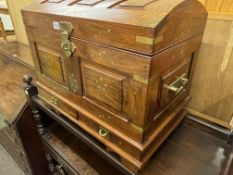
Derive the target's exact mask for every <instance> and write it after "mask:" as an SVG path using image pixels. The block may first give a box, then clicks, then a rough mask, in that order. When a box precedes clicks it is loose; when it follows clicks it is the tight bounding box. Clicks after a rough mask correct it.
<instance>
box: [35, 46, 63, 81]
mask: <svg viewBox="0 0 233 175" xmlns="http://www.w3.org/2000/svg"><path fill="white" fill-rule="evenodd" d="M37 52H38V58H39V63H40V67H41V71H42V74H44V75H46V76H48V77H49V78H51V79H53V80H55V81H57V82H59V83H64V76H63V71H62V65H61V58H60V56H59V55H58V54H57V55H56V54H54V53H50V52H49V51H45V50H43V49H40V48H38V50H37Z"/></svg>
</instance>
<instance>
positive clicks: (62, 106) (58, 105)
mask: <svg viewBox="0 0 233 175" xmlns="http://www.w3.org/2000/svg"><path fill="white" fill-rule="evenodd" d="M38 92H39V93H38V94H39V97H40V98H41V99H42V100H44V101H45V102H46V103H48V104H49V106H48V107H49V108H50V109H52V110H55V111H56V112H59V113H62V114H63V115H65V116H66V117H69V118H73V119H77V116H78V115H77V112H76V110H75V109H73V108H72V107H70V106H69V105H67V104H66V103H65V102H63V101H62V100H61V99H59V98H57V97H55V96H53V95H51V94H50V93H48V92H47V91H45V90H43V89H42V88H38Z"/></svg>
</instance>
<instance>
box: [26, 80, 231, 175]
mask: <svg viewBox="0 0 233 175" xmlns="http://www.w3.org/2000/svg"><path fill="white" fill-rule="evenodd" d="M24 81H25V82H26V86H25V90H26V94H28V98H29V101H30V103H31V105H32V108H33V113H34V117H35V119H36V121H37V126H38V130H39V132H40V133H41V136H42V138H43V142H44V147H45V150H46V152H47V158H48V160H49V167H50V170H51V171H52V172H53V173H52V174H56V175H57V174H58V175H64V174H67V175H77V174H80V175H84V174H97V175H98V174H100V175H105V174H106V175H109V174H111V175H121V174H122V175H123V174H127V175H131V174H134V172H131V171H130V170H128V169H127V167H125V166H124V165H123V164H122V163H121V161H120V159H119V156H117V155H116V154H113V153H110V152H108V151H106V150H105V146H104V145H103V144H101V143H100V142H99V141H98V140H96V139H95V138H94V137H92V136H91V135H90V134H88V133H87V132H85V131H84V130H83V129H82V128H80V127H79V126H77V125H76V124H74V123H73V122H71V121H70V120H69V119H67V118H66V117H65V116H63V115H62V114H59V112H58V111H56V110H54V109H50V108H49V106H48V105H47V104H46V102H44V101H43V100H41V99H40V97H38V94H37V93H38V92H37V88H36V87H35V86H34V85H32V84H31V83H30V81H31V78H29V77H25V79H24ZM231 139H232V132H231V131H230V130H228V129H226V128H223V127H221V126H217V125H213V124H212V123H207V122H206V121H203V120H200V119H198V118H196V117H193V116H186V118H185V120H184V121H183V122H182V124H181V125H180V126H179V127H178V128H177V129H176V131H175V132H174V133H173V134H172V135H171V136H170V137H169V138H168V139H167V141H166V142H165V143H164V144H163V146H162V147H161V148H160V149H159V150H158V151H157V152H156V153H155V154H154V155H153V156H152V158H151V161H150V163H149V164H148V166H147V167H146V168H145V169H144V170H143V171H142V172H141V174H142V175H171V174H172V175H181V174H187V173H188V174H190V175H220V172H229V171H228V169H229V165H231V159H230V158H231V156H232V155H231V154H230V151H231V146H232V143H230V142H229V141H230V140H231ZM228 142H229V143H228ZM230 170H231V169H230ZM221 175H222V174H221ZM224 175H231V174H229V173H225V174H224Z"/></svg>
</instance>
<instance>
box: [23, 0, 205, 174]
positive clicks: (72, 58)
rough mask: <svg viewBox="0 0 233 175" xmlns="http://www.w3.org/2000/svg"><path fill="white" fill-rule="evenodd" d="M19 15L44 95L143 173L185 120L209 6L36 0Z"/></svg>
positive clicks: (190, 0)
mask: <svg viewBox="0 0 233 175" xmlns="http://www.w3.org/2000/svg"><path fill="white" fill-rule="evenodd" d="M22 13H23V18H24V23H25V26H26V31H27V34H28V38H29V42H30V47H31V50H32V53H33V58H34V63H35V68H36V72H37V79H36V85H37V87H38V90H39V97H40V98H41V99H42V100H43V101H44V102H45V104H47V105H48V106H49V107H50V108H51V109H53V110H55V111H56V112H58V113H60V114H61V117H67V118H69V119H70V120H71V121H73V122H74V123H76V124H77V125H78V126H79V127H81V128H83V129H84V130H85V131H86V132H88V133H89V134H90V135H92V136H93V137H95V138H96V139H97V140H99V141H100V142H102V143H103V144H104V145H105V146H106V149H107V150H109V151H111V152H114V153H116V154H117V155H119V157H120V160H121V162H122V164H124V165H125V166H126V167H127V168H128V169H130V170H131V171H132V172H134V173H135V174H136V173H138V172H139V171H141V170H143V168H144V167H145V166H146V164H147V163H148V162H149V160H150V158H151V156H152V155H153V154H154V152H155V151H156V150H157V149H158V147H159V146H160V145H161V144H162V143H163V141H164V140H165V139H166V138H167V137H168V136H169V134H170V133H171V132H172V131H173V130H174V128H175V127H176V126H177V125H178V124H179V123H180V121H181V120H182V118H183V116H184V115H185V111H184V110H183V107H184V106H185V104H186V103H187V102H188V100H189V99H190V96H189V91H190V87H191V82H192V76H193V71H194V68H195V63H196V58H197V55H198V51H199V48H200V45H201V41H202V37H203V32H204V28H205V24H206V19H207V12H206V10H205V8H204V7H203V6H202V5H201V3H200V2H198V1H197V0H44V1H38V0H37V1H36V2H34V3H32V4H31V5H29V6H27V7H26V8H24V9H23V11H22ZM197 69H198V67H197Z"/></svg>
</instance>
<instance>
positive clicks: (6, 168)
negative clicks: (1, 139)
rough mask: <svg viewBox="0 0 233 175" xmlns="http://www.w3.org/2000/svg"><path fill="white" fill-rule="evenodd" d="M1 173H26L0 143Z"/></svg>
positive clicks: (21, 174) (15, 174)
mask: <svg viewBox="0 0 233 175" xmlns="http://www.w3.org/2000/svg"><path fill="white" fill-rule="evenodd" d="M0 167H1V168H0V175H24V172H23V171H22V170H21V169H20V167H19V166H18V164H17V163H16V162H15V161H14V160H13V159H12V158H11V156H10V155H9V154H8V153H7V152H6V150H5V149H4V148H3V147H2V146H1V145H0Z"/></svg>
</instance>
